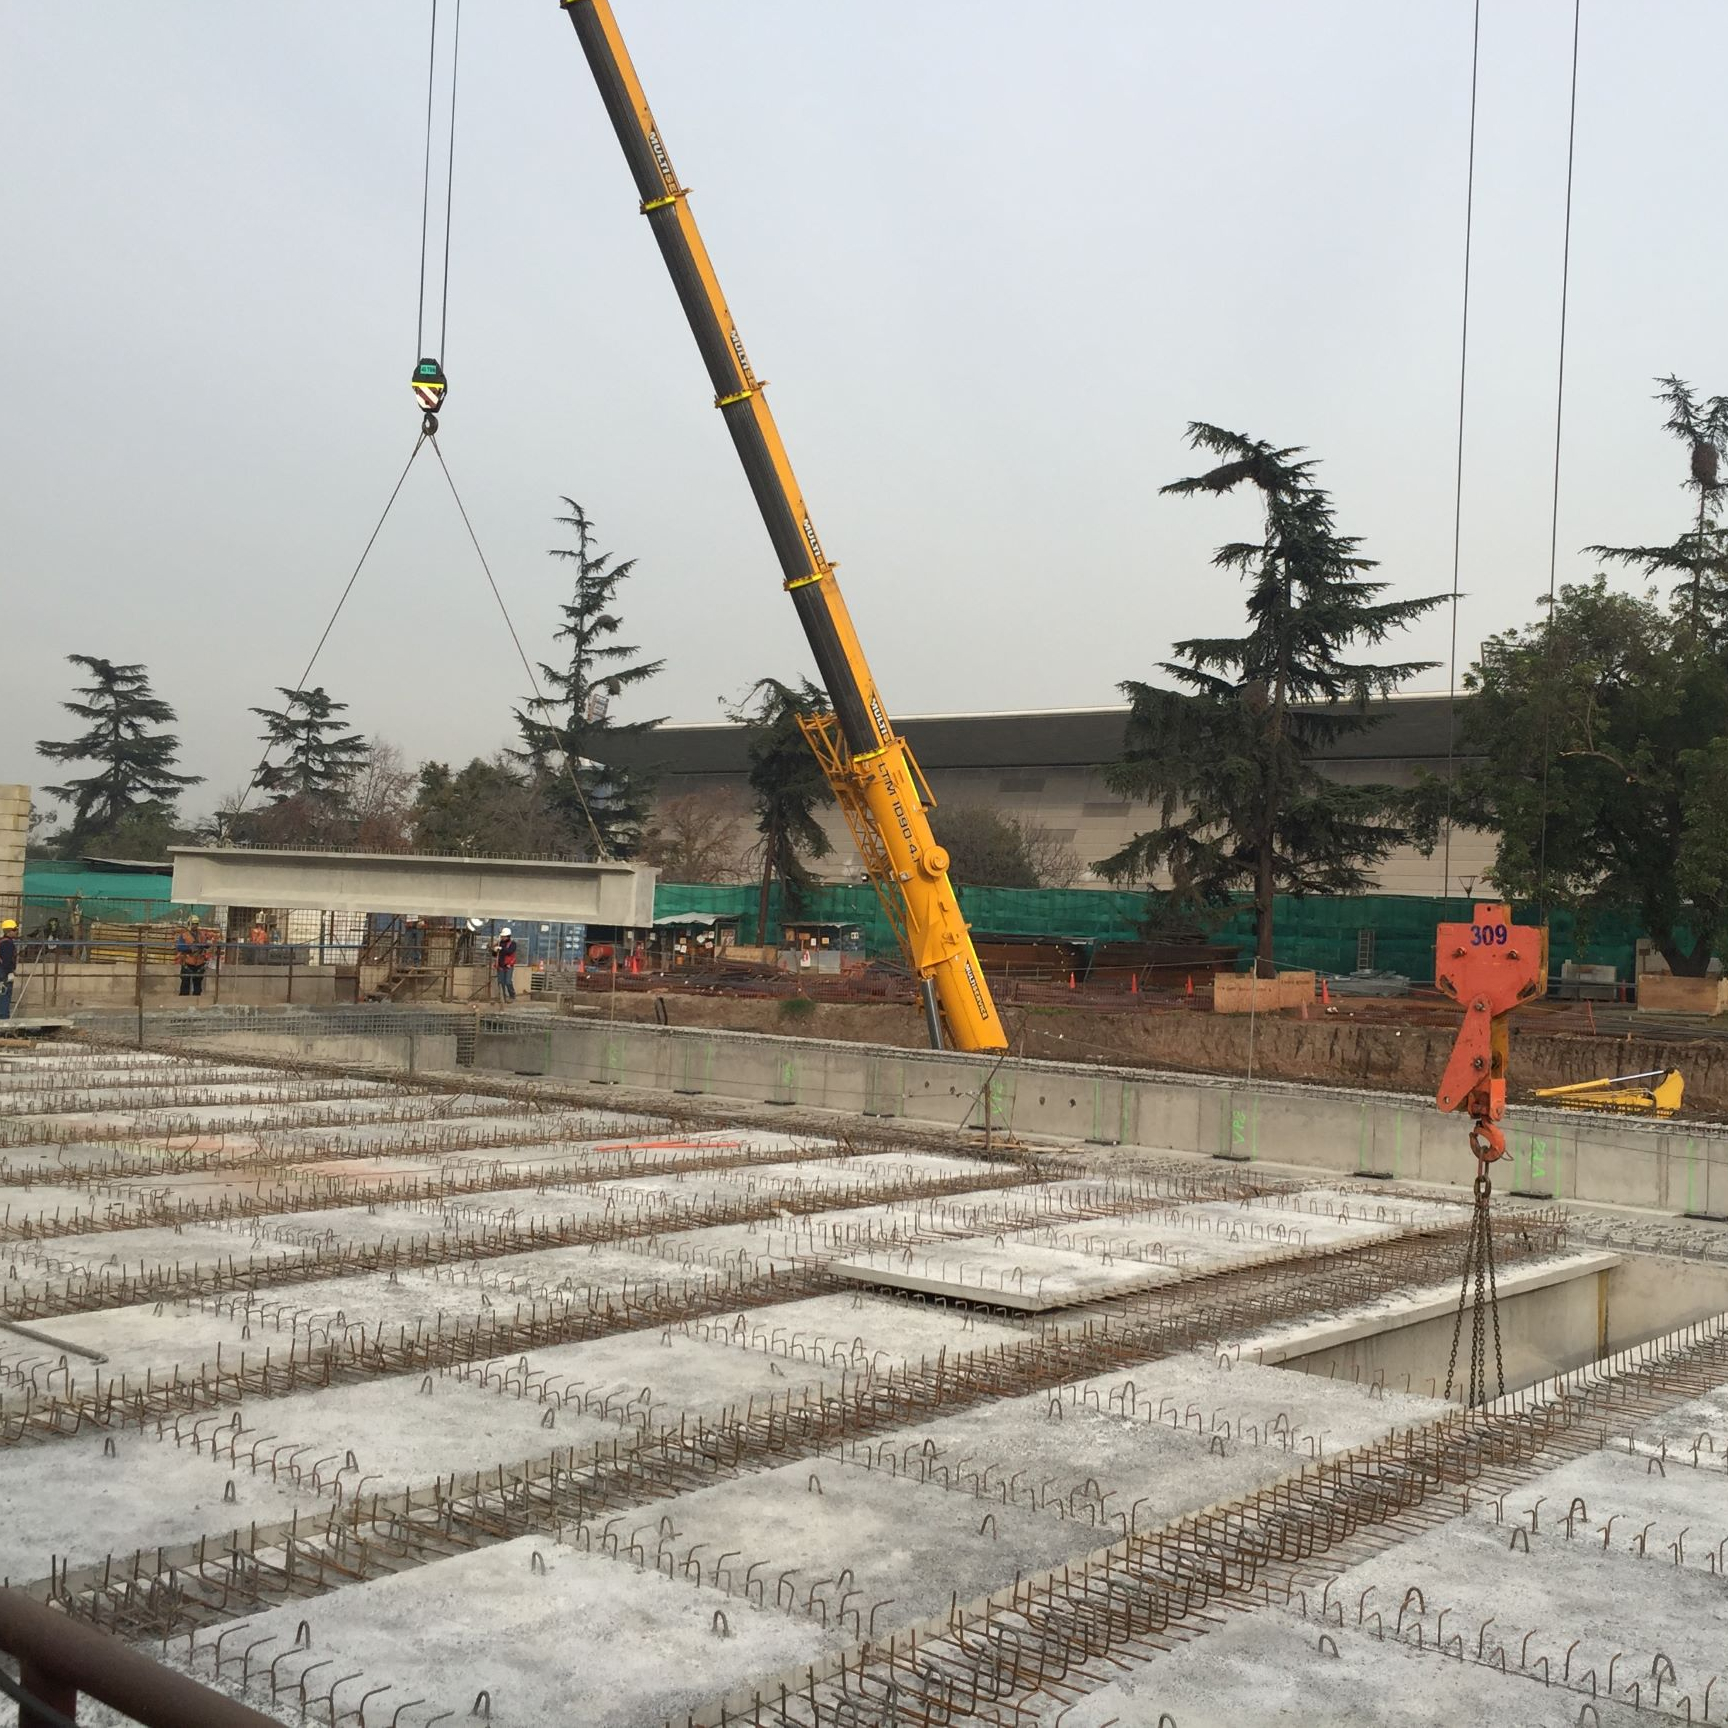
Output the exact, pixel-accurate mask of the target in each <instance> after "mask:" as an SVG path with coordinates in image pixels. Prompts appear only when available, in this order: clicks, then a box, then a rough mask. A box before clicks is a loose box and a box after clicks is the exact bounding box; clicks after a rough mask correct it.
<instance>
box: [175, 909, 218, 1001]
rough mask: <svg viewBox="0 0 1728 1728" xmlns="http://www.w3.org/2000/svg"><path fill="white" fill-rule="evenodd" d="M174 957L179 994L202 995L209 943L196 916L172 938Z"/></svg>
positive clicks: (208, 958) (208, 956) (208, 961)
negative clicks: (178, 963) (177, 967)
mask: <svg viewBox="0 0 1728 1728" xmlns="http://www.w3.org/2000/svg"><path fill="white" fill-rule="evenodd" d="M174 958H175V959H176V960H178V961H179V962H180V994H181V995H182V996H202V995H203V994H204V968H205V967H206V966H207V965H208V964H209V963H210V944H209V943H208V942H207V941H206V940H205V938H204V932H203V931H202V930H201V929H199V927H198V920H197V919H196V918H194V919H193V920H192V921H191V922H190V923H188V924H185V925H182V926H181V929H180V933H179V934H178V935H177V936H176V937H175V938H174Z"/></svg>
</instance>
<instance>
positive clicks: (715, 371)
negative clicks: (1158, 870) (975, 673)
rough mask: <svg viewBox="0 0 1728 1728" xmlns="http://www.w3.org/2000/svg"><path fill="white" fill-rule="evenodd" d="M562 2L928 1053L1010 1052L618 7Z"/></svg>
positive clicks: (912, 770)
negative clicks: (671, 299) (788, 611)
mask: <svg viewBox="0 0 1728 1728" xmlns="http://www.w3.org/2000/svg"><path fill="white" fill-rule="evenodd" d="M560 3H561V4H562V5H563V7H564V10H565V11H566V12H567V13H568V14H569V17H570V22H571V24H572V25H574V26H575V30H576V38H577V40H578V41H579V42H580V43H581V44H582V52H583V53H584V54H585V55H586V56H587V58H588V66H589V70H590V71H592V73H593V74H594V82H595V83H596V84H597V85H598V86H599V90H600V99H601V101H602V102H603V103H604V104H605V106H606V112H607V114H608V116H609V117H610V118H611V121H612V126H613V129H614V130H615V131H616V132H617V134H618V142H619V143H620V144H621V145H622V146H623V148H624V158H625V160H626V162H628V164H629V166H630V172H631V174H632V176H633V177H634V178H635V181H636V190H637V191H638V192H639V193H640V194H641V198H642V213H643V215H645V216H646V217H647V218H648V223H649V226H650V227H651V228H652V229H653V231H654V238H655V240H656V241H657V242H658V244H659V247H660V254H661V257H662V258H664V259H665V262H666V268H667V270H668V272H669V273H670V274H671V277H672V286H673V287H674V289H675V290H676V291H677V294H678V299H679V301H680V303H681V304H682V305H683V307H684V315H685V317H686V318H688V319H689V321H690V330H691V333H692V334H693V335H694V336H695V338H696V346H697V348H698V349H699V350H700V351H701V354H702V360H703V363H704V364H705V365H706V366H707V368H708V376H709V378H710V379H711V380H712V382H713V385H714V404H715V406H716V407H717V408H718V409H719V410H720V412H721V415H722V416H723V417H724V419H725V422H726V429H727V431H728V432H730V433H731V434H732V442H733V444H734V445H735V446H736V447H737V450H738V459H739V460H740V461H741V462H742V463H743V464H744V473H745V476H746V478H747V479H748V480H749V482H750V490H751V491H752V492H753V493H754V494H755V496H756V507H757V509H758V510H760V511H761V513H762V521H763V524H764V525H765V526H766V528H767V530H768V538H769V539H770V541H772V542H773V546H774V552H775V555H776V556H777V557H778V559H779V560H780V568H781V570H782V571H783V572H784V575H785V587H786V591H787V592H788V593H789V594H790V595H791V596H792V603H793V605H795V606H796V607H797V608H798V617H799V621H800V622H801V623H802V624H803V626H804V634H805V636H806V637H807V638H808V639H809V642H810V649H811V652H812V654H814V656H815V658H816V666H817V669H818V671H819V672H820V674H821V677H822V682H823V684H824V686H825V687H826V689H827V691H828V700H829V702H830V703H831V704H832V705H833V713H832V715H824V716H822V717H821V718H820V719H819V720H817V721H815V722H813V723H811V724H809V725H807V726H806V727H805V732H806V735H807V736H808V737H809V738H810V742H811V744H812V746H813V747H814V748H815V750H816V754H817V756H818V757H819V758H820V760H821V762H822V766H823V768H824V770H825V771H826V772H827V774H828V778H829V783H830V784H831V785H832V786H833V788H834V792H835V797H836V799H837V801H838V802H839V805H840V808H841V810H842V811H843V812H844V813H845V815H846V819H847V821H848V823H849V824H850V826H851V828H852V832H853V834H854V836H855V838H856V839H857V841H858V845H859V850H860V852H861V854H862V856H863V859H864V865H865V868H866V869H867V870H868V871H869V873H870V879H871V881H872V882H873V883H874V884H875V886H876V891H877V893H878V894H879V895H881V897H882V903H883V905H884V907H886V909H887V911H888V914H889V918H890V920H891V921H892V922H893V923H894V925H895V929H896V931H897V933H898V934H899V936H900V939H901V945H902V947H903V948H904V950H905V953H906V956H907V959H908V961H909V962H910V963H911V965H912V967H913V968H914V970H915V971H916V972H917V974H918V977H919V979H920V981H921V984H922V987H923V991H924V1006H925V1013H926V1015H927V1017H928V1019H929V1022H930V1030H931V1042H932V1043H936V1044H940V1042H941V1035H940V1027H941V1025H945V1026H946V1028H947V1034H948V1041H949V1043H950V1044H952V1045H953V1046H954V1047H955V1048H956V1049H960V1050H1000V1049H1002V1048H1003V1047H1004V1046H1005V1045H1006V1043H1007V1040H1006V1039H1005V1037H1004V1036H1003V1033H1002V1024H1001V1020H1000V1019H999V1017H998V1016H997V1013H996V1005H995V1003H994V1001H992V999H991V996H990V988H989V986H988V985H987V984H986V983H985V982H984V973H983V969H982V968H981V967H980V966H979V964H978V955H977V952H976V951H975V950H974V948H973V946H972V938H971V937H970V935H968V933H967V929H966V920H965V919H964V918H963V917H962V916H961V913H960V902H959V900H958V899H957V897H956V896H955V893H954V887H953V884H952V883H951V882H950V881H949V880H948V854H947V853H946V852H945V851H944V850H943V849H942V847H941V846H939V845H938V844H937V842H936V837H935V835H934V834H933V833H932V832H931V829H930V820H929V817H928V815H927V814H926V809H927V807H928V806H929V805H930V804H931V803H933V800H932V799H931V798H930V794H929V787H928V786H927V785H926V784H925V781H924V776H923V774H922V773H921V772H920V771H919V768H918V764H917V763H916V762H915V761H914V760H913V757H912V752H911V751H910V750H909V749H908V748H907V746H906V741H905V740H904V739H903V738H901V737H900V736H899V735H898V734H897V733H896V732H895V730H894V725H893V722H892V721H891V720H890V719H889V718H888V709H887V705H886V704H885V703H884V702H883V700H882V696H881V693H880V692H879V691H878V690H877V688H876V681H875V679H874V678H872V677H871V675H870V668H869V666H868V665H867V664H866V662H865V659H864V650H863V649H862V648H861V647H860V646H859V643H858V636H857V633H856V631H854V629H853V628H852V620H851V618H850V617H849V616H848V614H847V611H846V602H845V601H844V600H843V599H842V598H841V595H840V585H839V583H838V582H837V581H836V580H835V578H834V566H833V565H832V564H831V563H830V562H829V560H828V557H827V555H826V554H825V553H824V552H823V550H822V542H821V541H820V540H819V539H818V538H817V535H816V529H815V527H814V526H813V525H812V523H811V520H810V512H809V511H808V510H807V509H806V508H805V505H804V499H803V496H802V494H801V493H800V492H799V490H798V482H797V479H796V478H795V477H794V475H793V473H792V464H791V462H790V461H789V460H788V459H787V455H786V449H785V446H784V445H783V444H782V443H781V442H780V433H779V430H778V429H777V428H776V426H775V424H774V416H773V415H772V414H771V413H770V412H769V410H768V403H767V400H766V398H765V397H764V396H763V394H762V383H761V380H760V379H758V378H757V376H756V374H755V372H754V371H752V370H751V366H750V361H749V359H748V357H747V356H746V355H745V352H744V344H743V341H742V340H741V339H740V337H739V335H738V328H737V326H736V325H735V324H734V323H733V321H732V314H731V313H730V312H729V311H728V310H727V307H726V299H725V296H724V295H723V294H722V293H721V292H720V283H719V279H718V278H717V277H716V276H715V274H714V266H713V265H712V264H711V263H710V262H709V259H708V251H707V248H706V247H705V246H704V245H703V244H702V236H701V234H700V233H698V231H697V228H696V219H695V217H694V216H693V215H692V214H691V211H690V201H689V198H688V196H687V194H686V192H685V189H684V187H683V186H682V185H680V184H679V181H678V176H677V175H676V174H675V173H674V172H673V169H672V161H671V158H670V157H669V156H668V155H667V153H666V146H665V144H664V143H663V142H662V140H661V137H660V131H659V128H658V127H657V126H656V125H655V123H654V116H653V114H652V113H650V112H649V108H648V99H647V98H646V97H645V96H644V95H643V93H642V86H641V84H640V83H639V82H638V80H637V77H636V70H635V68H634V67H633V66H632V65H631V63H630V55H629V53H628V51H627V50H626V48H625V46H624V41H623V38H622V36H620V34H619V31H618V23H617V20H616V19H615V18H614V17H613V15H612V8H611V6H610V4H609V3H608V0H560ZM938 1007H939V1008H940V1023H939V1022H938V1017H937V1010H938Z"/></svg>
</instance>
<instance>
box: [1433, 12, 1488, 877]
mask: <svg viewBox="0 0 1728 1728" xmlns="http://www.w3.org/2000/svg"><path fill="white" fill-rule="evenodd" d="M1481 56H1482V0H1476V5H1475V12H1474V17H1473V19H1472V21H1471V25H1470V147H1469V153H1468V157H1467V163H1466V167H1465V171H1464V294H1463V304H1462V308H1461V311H1460V314H1459V320H1458V461H1457V469H1456V472H1455V474H1454V476H1453V482H1452V641H1451V647H1450V650H1449V652H1448V655H1447V660H1446V819H1445V820H1446V828H1445V840H1444V843H1443V847H1442V852H1441V863H1440V898H1441V900H1442V901H1445V900H1448V899H1450V898H1451V894H1452V792H1453V779H1454V776H1455V775H1456V774H1457V749H1458V575H1459V571H1460V569H1461V560H1462V550H1463V533H1464V402H1465V394H1464V387H1465V381H1466V379H1467V377H1468V375H1469V365H1470V253H1471V241H1472V238H1473V236H1474V234H1475V226H1476V96H1477V87H1478V72H1479V70H1480V67H1481Z"/></svg>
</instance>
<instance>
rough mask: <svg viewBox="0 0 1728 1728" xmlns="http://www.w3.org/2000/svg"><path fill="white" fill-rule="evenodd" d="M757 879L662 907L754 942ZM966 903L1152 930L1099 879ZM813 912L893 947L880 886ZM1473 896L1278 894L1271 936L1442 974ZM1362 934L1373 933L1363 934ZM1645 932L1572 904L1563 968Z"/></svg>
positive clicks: (825, 890)
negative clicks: (730, 928) (1446, 936)
mask: <svg viewBox="0 0 1728 1728" xmlns="http://www.w3.org/2000/svg"><path fill="white" fill-rule="evenodd" d="M757 893H758V891H757V889H756V888H755V887H753V886H748V885H744V886H730V885H725V884H710V883H682V882H663V883H661V884H660V885H659V886H658V888H656V890H655V894H654V915H655V916H656V917H657V918H664V917H668V916H675V915H677V914H680V913H686V912H704V913H714V914H719V915H721V916H726V915H732V916H736V917H737V918H738V919H739V921H740V922H739V937H738V939H739V940H740V941H741V942H755V941H756V940H757V939H758V937H757V931H756V909H757ZM960 905H961V908H962V909H963V910H964V912H965V914H966V917H967V919H968V921H969V922H970V923H971V925H972V928H973V931H974V933H975V934H977V935H981V936H982V935H991V936H1048V937H1066V938H1068V939H1070V940H1078V941H1084V942H1135V941H1140V940H1142V939H1143V936H1144V932H1143V930H1142V928H1141V920H1142V918H1143V917H1144V916H1145V912H1146V896H1145V895H1144V894H1141V893H1138V892H1128V891H1123V890H1116V889H1097V888H962V889H961V890H960ZM795 916H796V918H797V919H798V920H801V921H807V922H811V923H834V924H856V925H858V926H860V927H861V928H862V929H863V931H864V947H865V950H866V951H867V952H868V953H871V954H882V955H893V954H894V953H895V951H896V947H895V940H894V932H893V929H892V927H891V926H890V925H889V923H888V919H887V917H886V916H885V915H884V913H883V911H882V906H881V902H880V901H879V900H878V899H877V898H876V894H875V891H874V890H873V889H871V888H870V887H868V886H864V885H860V886H849V885H848V886H832V887H820V888H813V889H809V890H807V891H806V892H805V894H804V895H803V897H802V900H801V902H800V905H799V909H798V911H797V913H796V914H795ZM1469 916H1470V902H1469V901H1467V900H1464V899H1454V900H1441V899H1439V898H1437V897H1430V896H1426V895H1415V894H1363V895H1340V896H1337V897H1314V896H1310V897H1305V898H1302V899H1297V898H1295V897H1294V896H1291V895H1282V894H1281V895H1280V896H1279V897H1278V900H1277V903H1276V905H1275V907H1274V911H1273V921H1274V932H1275V934H1274V941H1275V945H1276V951H1277V959H1278V963H1279V964H1280V965H1281V966H1287V967H1291V968H1299V969H1302V970H1313V971H1317V972H1354V971H1355V970H1356V969H1357V967H1358V965H1359V964H1361V963H1362V961H1363V960H1366V961H1367V963H1368V964H1369V965H1370V966H1372V967H1373V968H1374V969H1376V970H1379V971H1387V972H1402V973H1404V974H1405V975H1406V976H1407V977H1410V978H1413V979H1416V980H1417V981H1419V982H1427V981H1430V980H1431V979H1432V978H1433V976H1434V927H1435V926H1436V925H1437V924H1442V923H1447V922H1457V921H1460V920H1467V919H1468V918H1469ZM1514 916H1515V917H1517V918H1519V919H1523V920H1534V918H1535V908H1534V907H1531V906H1518V907H1515V908H1514ZM768 921H769V924H770V926H771V927H777V926H779V925H780V924H782V923H784V922H788V921H789V920H788V918H787V916H786V914H785V913H784V912H783V909H782V899H781V894H780V890H779V887H778V885H776V886H775V888H774V891H773V892H772V894H771V895H770V897H769V913H768ZM1365 933H1366V934H1367V935H1368V937H1369V939H1367V940H1365ZM1641 934H1642V931H1641V929H1640V926H1639V922H1638V920H1637V918H1636V917H1635V916H1632V915H1629V914H1626V913H1621V912H1598V913H1595V914H1592V915H1591V917H1590V918H1589V920H1588V921H1587V923H1585V924H1583V925H1581V924H1580V921H1579V919H1578V918H1577V917H1575V916H1574V914H1572V913H1570V912H1566V911H1554V912H1552V913H1551V914H1550V916H1549V952H1550V958H1551V960H1552V964H1553V968H1554V971H1555V973H1556V974H1558V972H1559V969H1560V964H1561V962H1562V961H1565V960H1579V961H1583V962H1586V963H1588V964H1591V965H1607V966H1612V967H1614V969H1615V971H1616V972H1617V973H1618V974H1619V976H1620V977H1622V978H1631V977H1632V976H1633V970H1634V967H1633V957H1634V951H1635V949H1636V946H1637V942H1638V938H1639V936H1640V935H1641ZM1212 936H1213V939H1214V940H1216V941H1218V942H1222V943H1226V944H1228V945H1230V946H1232V947H1235V948H1237V949H1239V950H1240V960H1241V963H1242V964H1244V965H1245V964H1246V962H1247V956H1248V954H1249V952H1250V951H1251V950H1252V947H1253V942H1254V911H1253V908H1252V906H1250V905H1247V904H1246V903H1244V904H1243V905H1241V906H1239V907H1237V908H1236V909H1235V910H1234V911H1232V912H1230V913H1229V914H1227V915H1226V916H1225V918H1224V919H1223V920H1222V922H1220V923H1218V924H1217V925H1215V926H1214V927H1213V930H1212Z"/></svg>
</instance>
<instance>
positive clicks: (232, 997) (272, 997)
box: [18, 959, 354, 1014]
mask: <svg viewBox="0 0 1728 1728" xmlns="http://www.w3.org/2000/svg"><path fill="white" fill-rule="evenodd" d="M18 977H19V984H18V991H19V994H20V995H21V997H22V1000H23V1004H24V1006H23V1009H22V1010H21V1011H22V1012H24V1013H30V1014H57V1013H62V1012H64V1011H65V1010H66V1009H69V1008H123V1007H125V1006H126V1005H127V1004H129V1003H130V1004H133V1005H136V1003H137V1001H138V989H139V982H140V979H139V972H138V968H137V966H136V964H135V963H132V962H129V961H125V960H114V961H105V960H41V961H37V960H34V959H32V960H28V961H26V962H25V964H24V965H23V966H21V967H20V968H19V974H18ZM142 982H143V989H144V1005H145V1007H147V1008H167V1007H171V1006H172V1005H173V1004H175V1003H176V1002H178V1001H179V1000H180V969H179V967H178V966H162V965H155V966H146V967H145V968H144V972H143V979H142ZM198 1000H199V1001H200V1002H208V1003H216V1002H225V1003H230V1004H233V1005H236V1006H239V1005H246V1006H251V1007H266V1006H275V1005H277V1004H283V1005H286V1004H289V1003H292V1004H293V1006H295V1007H296V1008H328V1007H331V1006H333V1005H335V1004H337V1003H343V1002H352V1001H353V1000H354V978H353V975H352V973H348V972H342V971H339V970H338V969H337V968H335V967H331V966H294V967H288V966H224V967H222V968H221V971H220V975H218V973H217V970H216V968H214V967H211V968H210V969H209V970H207V971H206V972H205V974H204V994H203V995H202V996H201V997H199V998H198Z"/></svg>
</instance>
